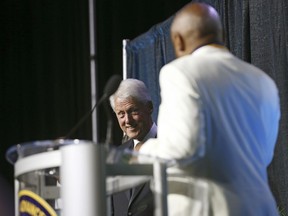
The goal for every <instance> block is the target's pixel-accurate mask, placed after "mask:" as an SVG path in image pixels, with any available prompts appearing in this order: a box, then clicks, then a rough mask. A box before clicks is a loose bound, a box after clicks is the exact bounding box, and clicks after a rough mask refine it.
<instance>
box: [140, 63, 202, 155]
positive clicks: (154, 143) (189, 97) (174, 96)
mask: <svg viewBox="0 0 288 216" xmlns="http://www.w3.org/2000/svg"><path fill="white" fill-rule="evenodd" d="M160 89H161V104H160V107H159V116H158V132H157V138H156V139H150V140H148V141H147V142H146V143H145V145H143V146H142V148H141V149H140V153H142V154H149V155H152V156H156V157H161V158H165V159H183V158H187V157H188V158H189V157H192V156H193V155H194V154H196V153H197V154H203V150H204V121H203V114H202V111H201V110H202V109H201V101H200V98H199V95H198V93H197V86H196V84H195V83H194V82H193V80H191V79H189V78H188V77H186V76H185V75H184V74H183V73H182V72H181V71H179V70H178V69H177V68H175V67H174V66H173V65H170V64H168V65H166V66H164V67H163V68H162V70H161V71H160Z"/></svg>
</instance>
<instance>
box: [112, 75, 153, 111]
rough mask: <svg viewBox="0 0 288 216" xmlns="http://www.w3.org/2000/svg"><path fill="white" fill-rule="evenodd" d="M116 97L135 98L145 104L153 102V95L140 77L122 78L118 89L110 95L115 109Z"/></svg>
mask: <svg viewBox="0 0 288 216" xmlns="http://www.w3.org/2000/svg"><path fill="white" fill-rule="evenodd" d="M116 98H120V99H127V98H133V99H136V100H137V101H139V102H141V103H143V104H145V103H147V102H151V97H150V95H149V92H148V89H147V87H146V85H145V84H144V82H142V81H141V80H138V79H131V78H130V79H125V80H122V81H121V83H120V85H119V88H118V89H117V91H116V92H115V93H114V94H113V95H111V96H110V98H109V100H110V105H111V107H112V109H113V110H114V109H115V99H116Z"/></svg>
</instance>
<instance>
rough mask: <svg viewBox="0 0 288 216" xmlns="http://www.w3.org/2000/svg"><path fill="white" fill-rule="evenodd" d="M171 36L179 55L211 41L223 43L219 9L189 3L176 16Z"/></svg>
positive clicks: (188, 52) (176, 52)
mask: <svg viewBox="0 0 288 216" xmlns="http://www.w3.org/2000/svg"><path fill="white" fill-rule="evenodd" d="M171 38H172V42H173V46H174V50H175V54H176V56H177V57H181V56H184V55H187V54H190V53H192V52H193V51H194V50H195V49H196V48H198V47H201V46H203V45H206V44H210V43H223V38H222V24H221V21H220V18H219V15H218V13H217V11H216V10H215V9H214V8H213V7H211V6H210V5H207V4H204V3H189V4H187V5H186V6H184V7H183V8H182V9H181V10H180V11H179V12H178V13H177V14H176V16H175V18H174V20H173V23H172V26H171Z"/></svg>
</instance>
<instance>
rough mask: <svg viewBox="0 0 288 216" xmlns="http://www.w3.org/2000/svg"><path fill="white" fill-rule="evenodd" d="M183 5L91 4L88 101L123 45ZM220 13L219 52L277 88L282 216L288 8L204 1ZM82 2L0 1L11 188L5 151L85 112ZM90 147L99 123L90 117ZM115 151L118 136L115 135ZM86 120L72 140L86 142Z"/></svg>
mask: <svg viewBox="0 0 288 216" xmlns="http://www.w3.org/2000/svg"><path fill="white" fill-rule="evenodd" d="M188 2H189V1H188V0H185V1H184V0H174V1H168V0H153V1H152V0H98V1H97V0H95V4H96V5H95V22H96V25H95V31H96V56H95V59H96V71H97V95H98V98H99V96H101V95H102V92H103V88H104V85H105V83H106V82H107V80H108V79H109V77H110V76H111V75H113V74H120V75H121V74H122V40H123V39H133V38H135V37H137V36H138V35H140V34H142V33H144V32H146V31H148V30H149V29H150V28H151V27H152V26H153V25H155V24H157V23H161V22H162V21H164V20H166V19H168V18H169V17H171V16H172V15H173V14H174V13H175V12H176V11H178V10H179V9H180V8H181V7H182V6H184V5H185V4H186V3H188ZM204 2H207V3H211V4H212V5H213V6H214V7H215V8H216V9H217V10H218V12H219V13H220V16H221V19H222V21H223V25H224V29H225V31H226V34H225V37H226V45H227V47H228V48H229V49H230V50H231V52H232V53H234V54H235V55H236V56H238V57H239V58H241V59H244V60H245V61H248V62H251V63H252V64H254V65H256V66H258V67H260V68H261V69H263V70H264V71H265V72H267V73H268V74H269V75H270V76H271V77H272V78H273V79H274V80H275V82H276V84H277V85H278V87H279V94H280V100H281V111H282V114H281V122H280V133H279V137H278V141H277V146H276V148H275V157H274V160H273V162H272V164H271V166H270V167H269V177H270V185H271V188H272V191H273V193H274V195H275V197H276V200H277V203H278V205H279V208H280V210H281V211H282V212H283V213H286V215H287V213H288V212H287V209H288V204H287V196H288V193H287V188H288V187H287V186H288V172H287V167H288V157H287V154H288V144H287V142H288V141H287V140H288V132H287V131H288V128H287V121H288V119H287V118H288V116H287V113H288V112H287V106H288V100H287V96H288V76H287V68H288V57H287V56H288V49H287V47H288V32H287V29H288V25H287V23H288V22H287V20H288V17H287V16H288V2H286V0H277V1H270V0H262V1H259V0H241V1H239V0H206V1H204ZM88 8H89V7H88V1H87V0H49V1H48V0H41V1H40V0H1V1H0V135H1V136H0V175H2V176H4V177H5V178H6V179H7V180H8V181H9V183H10V184H11V185H12V186H13V166H12V165H11V164H9V163H8V162H7V160H6V159H5V152H6V151H7V149H8V148H9V147H11V146H13V145H15V144H18V143H23V142H31V141H34V140H53V139H55V138H58V137H61V136H64V135H65V134H67V132H68V131H69V130H70V129H71V128H72V127H73V126H74V125H75V124H76V123H77V122H78V120H79V119H80V118H81V117H82V116H83V115H84V114H85V113H86V112H87V111H89V110H90V109H91V102H90V100H91V95H90V92H91V91H90V89H91V86H90V54H89V53H90V52H89V20H88ZM98 114H99V115H98V116H99V118H98V129H99V131H98V132H99V141H100V142H102V141H104V140H105V135H106V116H105V112H104V110H103V107H102V106H101V107H100V109H99V110H98ZM114 135H115V136H114V144H115V145H117V144H118V143H120V138H121V137H120V136H121V132H120V130H119V128H118V127H117V124H115V125H114ZM91 136H92V133H91V121H90V119H89V120H88V121H87V122H85V124H83V125H82V127H81V128H79V130H78V131H77V132H76V133H75V134H74V135H73V136H72V137H71V138H79V139H88V140H91V138H92V137H91Z"/></svg>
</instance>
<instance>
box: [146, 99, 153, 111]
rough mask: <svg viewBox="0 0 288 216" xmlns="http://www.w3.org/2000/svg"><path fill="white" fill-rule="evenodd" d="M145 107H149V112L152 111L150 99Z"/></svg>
mask: <svg viewBox="0 0 288 216" xmlns="http://www.w3.org/2000/svg"><path fill="white" fill-rule="evenodd" d="M147 107H148V109H149V112H150V114H152V113H153V103H152V101H149V102H148V103H147Z"/></svg>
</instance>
